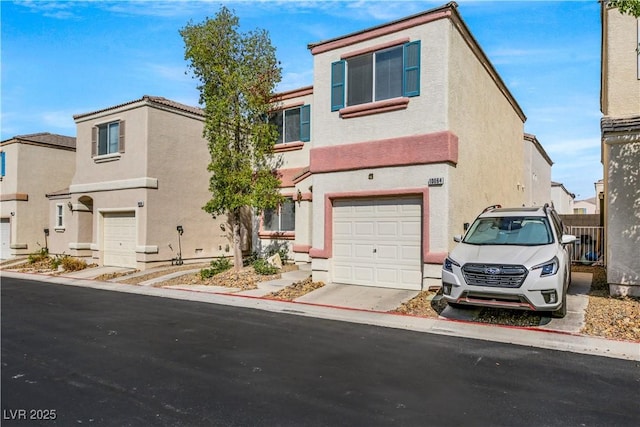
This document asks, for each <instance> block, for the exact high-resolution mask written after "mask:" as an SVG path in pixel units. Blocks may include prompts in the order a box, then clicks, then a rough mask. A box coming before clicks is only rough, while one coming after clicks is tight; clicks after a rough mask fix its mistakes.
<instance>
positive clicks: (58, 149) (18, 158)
mask: <svg viewBox="0 0 640 427" xmlns="http://www.w3.org/2000/svg"><path fill="white" fill-rule="evenodd" d="M75 150H76V139H75V138H73V137H70V136H64V135H55V134H51V133H35V134H30V135H19V136H15V137H13V138H10V139H7V140H5V141H2V142H0V259H6V258H11V257H15V256H18V255H26V254H29V253H32V252H37V251H38V250H40V249H44V248H45V247H46V246H47V245H48V241H47V240H48V236H46V234H47V233H48V232H50V229H49V217H48V214H47V212H48V202H47V199H46V197H45V194H46V193H47V192H49V191H53V190H56V189H58V188H62V187H65V186H67V185H68V184H69V181H70V180H71V177H72V176H73V173H74V171H75ZM45 229H48V231H45Z"/></svg>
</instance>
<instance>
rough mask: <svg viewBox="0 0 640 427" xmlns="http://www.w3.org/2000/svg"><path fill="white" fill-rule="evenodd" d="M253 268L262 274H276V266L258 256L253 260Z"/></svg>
mask: <svg viewBox="0 0 640 427" xmlns="http://www.w3.org/2000/svg"><path fill="white" fill-rule="evenodd" d="M253 269H254V270H255V272H256V273H258V274H261V275H263V276H267V275H271V274H276V273H277V272H278V268H277V267H274V266H273V265H271V264H269V263H268V262H267V261H266V260H265V259H262V258H259V259H257V260H255V261H254V262H253Z"/></svg>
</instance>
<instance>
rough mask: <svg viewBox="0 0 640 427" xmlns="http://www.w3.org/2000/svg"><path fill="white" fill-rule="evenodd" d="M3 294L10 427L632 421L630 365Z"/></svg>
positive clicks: (636, 410)
mask: <svg viewBox="0 0 640 427" xmlns="http://www.w3.org/2000/svg"><path fill="white" fill-rule="evenodd" d="M0 287H1V294H2V295H1V296H2V301H1V309H2V313H1V315H2V319H1V320H2V324H1V328H2V331H1V332H2V343H1V344H2V384H1V385H2V398H1V400H2V425H3V426H13V425H16V426H32V425H38V426H39V425H63V426H68V425H109V426H147V425H148V426H207V425H220V426H276V425H281V426H304V425H309V426H342V425H345V426H346V425H348V426H360V425H362V426H376V425H381V426H382V425H384V426H387V425H402V426H429V425H433V426H449V425H451V426H466V425H471V426H475V425H477V426H514V425H535V426H574V425H575V426H579V425H585V426H611V425H616V426H636V425H639V424H640V407H639V405H638V392H639V391H640V366H639V364H638V362H637V361H629V360H620V359H613V358H607V357H597V356H590V355H585V354H577V353H570V352H561V351H554V350H546V349H540V348H532V347H523V346H516V345H510V344H502V343H495V342H490V341H484V340H483V341H481V340H473V339H466V338H457V337H450V336H445V335H435V334H427V333H421V332H415V331H408V330H398V329H392V328H384V327H379V326H370V325H361V324H354V323H347V322H338V321H333V320H325V319H314V318H310V317H303V316H295V315H289V314H282V313H274V312H269V311H261V310H253V309H247V308H241V307H233V306H223V305H217V304H207V303H202V302H191V301H180V300H174V299H166V298H158V297H152V296H143V295H133V294H126V293H120V292H109V291H103V290H96V289H88V288H81V287H68V286H63V285H59V284H52V283H43V282H37V281H32V280H23V279H15V278H8V277H3V278H2V283H1V285H0ZM45 418H46V419H45Z"/></svg>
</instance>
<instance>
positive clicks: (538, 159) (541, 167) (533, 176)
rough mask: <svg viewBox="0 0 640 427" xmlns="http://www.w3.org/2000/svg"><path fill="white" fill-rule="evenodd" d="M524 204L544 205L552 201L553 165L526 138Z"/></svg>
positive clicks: (523, 180) (523, 179)
mask: <svg viewBox="0 0 640 427" xmlns="http://www.w3.org/2000/svg"><path fill="white" fill-rule="evenodd" d="M523 148H524V165H523V166H524V174H523V177H522V183H523V185H524V202H523V203H524V204H525V205H527V206H544V204H545V203H551V165H549V163H548V162H547V160H546V159H545V158H544V156H543V155H542V154H541V153H540V151H539V150H538V149H537V148H536V146H535V145H534V144H533V143H532V142H531V141H529V140H527V139H526V138H525V139H524V147H523Z"/></svg>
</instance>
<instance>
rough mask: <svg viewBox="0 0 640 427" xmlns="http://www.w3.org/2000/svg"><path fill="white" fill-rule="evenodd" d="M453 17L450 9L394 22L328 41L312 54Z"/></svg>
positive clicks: (316, 47)
mask: <svg viewBox="0 0 640 427" xmlns="http://www.w3.org/2000/svg"><path fill="white" fill-rule="evenodd" d="M450 16H451V10H450V9H449V8H448V6H447V9H445V10H438V11H434V12H430V13H427V14H424V15H419V16H415V17H413V18H408V19H404V20H402V21H399V22H394V23H391V24H388V25H384V26H382V27H378V28H374V29H372V30H369V31H364V32H361V33H357V34H353V35H350V36H346V37H342V38H339V39H337V40H332V41H328V42H326V43H321V44H316V45H314V46H312V47H311V54H312V55H317V54H319V53H323V52H328V51H331V50H334V49H339V48H342V47H346V46H351V45H353V44H356V43H361V42H364V41H367V40H371V39H375V38H377V37H382V36H385V35H387V34H392V33H395V32H398V31H402V30H406V29H407V28H411V27H416V26H418V25H422V24H426V23H427V22H432V21H436V20H438V19H443V18H448V17H450Z"/></svg>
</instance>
